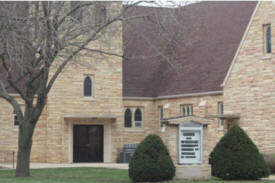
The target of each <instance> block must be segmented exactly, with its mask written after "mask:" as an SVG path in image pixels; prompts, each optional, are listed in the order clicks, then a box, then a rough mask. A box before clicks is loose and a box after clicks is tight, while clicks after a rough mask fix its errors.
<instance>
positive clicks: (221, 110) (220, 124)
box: [218, 102, 224, 129]
mask: <svg viewBox="0 0 275 183" xmlns="http://www.w3.org/2000/svg"><path fill="white" fill-rule="evenodd" d="M218 114H220V115H223V114H224V113H223V102H218ZM219 127H220V128H222V129H223V127H224V120H223V119H219Z"/></svg>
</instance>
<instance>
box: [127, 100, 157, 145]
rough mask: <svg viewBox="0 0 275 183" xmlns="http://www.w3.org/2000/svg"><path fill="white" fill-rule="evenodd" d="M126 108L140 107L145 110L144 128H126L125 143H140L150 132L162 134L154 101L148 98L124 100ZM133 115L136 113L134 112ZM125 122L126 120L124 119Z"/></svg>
mask: <svg viewBox="0 0 275 183" xmlns="http://www.w3.org/2000/svg"><path fill="white" fill-rule="evenodd" d="M123 105H124V110H125V109H126V108H127V107H129V108H135V107H140V108H142V111H143V116H142V117H143V125H142V128H125V127H124V123H123V126H122V129H123V143H124V144H135V143H137V144H138V143H140V142H141V141H142V140H143V139H144V138H145V137H146V136H147V135H149V134H160V128H159V125H158V121H157V117H156V116H157V111H156V107H155V102H154V101H146V100H123ZM132 115H134V114H133V113H132ZM123 122H124V120H123Z"/></svg>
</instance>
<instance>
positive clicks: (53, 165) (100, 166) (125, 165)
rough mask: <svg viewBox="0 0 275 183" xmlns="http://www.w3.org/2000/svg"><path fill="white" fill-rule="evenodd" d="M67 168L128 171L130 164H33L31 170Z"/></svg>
mask: <svg viewBox="0 0 275 183" xmlns="http://www.w3.org/2000/svg"><path fill="white" fill-rule="evenodd" d="M0 167H3V168H9V169H11V168H12V165H10V164H0ZM67 167H94V168H116V169H128V164H125V163H65V164H62V163H60V164H56V163H31V164H30V168H31V169H40V168H67Z"/></svg>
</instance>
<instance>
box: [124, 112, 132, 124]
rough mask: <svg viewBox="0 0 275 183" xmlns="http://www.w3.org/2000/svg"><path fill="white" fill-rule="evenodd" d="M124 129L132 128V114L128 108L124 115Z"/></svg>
mask: <svg viewBox="0 0 275 183" xmlns="http://www.w3.org/2000/svg"><path fill="white" fill-rule="evenodd" d="M124 127H125V128H131V127H132V112H131V110H130V109H129V108H127V109H126V110H125V113H124Z"/></svg>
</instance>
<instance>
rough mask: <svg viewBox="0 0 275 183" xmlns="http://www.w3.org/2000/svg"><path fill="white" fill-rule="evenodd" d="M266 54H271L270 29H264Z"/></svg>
mask: <svg viewBox="0 0 275 183" xmlns="http://www.w3.org/2000/svg"><path fill="white" fill-rule="evenodd" d="M266 53H271V27H270V25H268V26H267V28H266Z"/></svg>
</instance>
